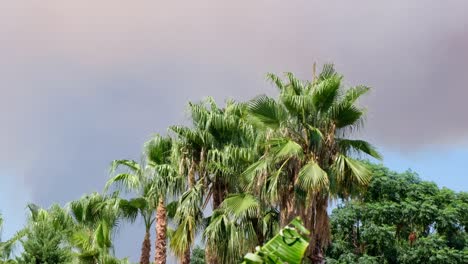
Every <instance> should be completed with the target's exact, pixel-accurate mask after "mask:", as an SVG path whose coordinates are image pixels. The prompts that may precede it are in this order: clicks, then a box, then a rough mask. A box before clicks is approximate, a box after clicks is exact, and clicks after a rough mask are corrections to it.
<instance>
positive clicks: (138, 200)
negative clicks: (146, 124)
mask: <svg viewBox="0 0 468 264" xmlns="http://www.w3.org/2000/svg"><path fill="white" fill-rule="evenodd" d="M119 167H124V168H125V170H126V171H125V172H123V173H118V174H115V172H116V170H117V169H118V168H119ZM113 174H115V175H113ZM111 175H113V176H112V177H111V179H109V180H108V181H107V183H106V186H105V190H106V191H107V190H108V189H109V187H111V186H115V187H116V188H117V189H119V190H124V191H126V192H134V193H135V195H136V197H135V198H133V199H130V200H122V201H121V202H120V207H121V210H122V211H123V213H124V215H125V216H126V218H127V219H130V220H131V221H134V220H135V219H136V216H137V215H138V214H139V215H140V216H141V217H142V219H143V222H144V224H145V237H144V239H143V243H142V248H141V256H140V263H141V264H149V263H150V252H151V239H150V230H151V226H152V225H153V222H154V220H155V218H154V211H155V208H156V202H155V199H154V197H153V196H152V192H151V190H152V188H153V170H152V169H151V168H149V167H148V166H145V165H142V164H139V163H137V162H136V161H133V160H114V161H113V162H112V165H111Z"/></svg>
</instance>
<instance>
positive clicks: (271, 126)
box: [245, 65, 380, 263]
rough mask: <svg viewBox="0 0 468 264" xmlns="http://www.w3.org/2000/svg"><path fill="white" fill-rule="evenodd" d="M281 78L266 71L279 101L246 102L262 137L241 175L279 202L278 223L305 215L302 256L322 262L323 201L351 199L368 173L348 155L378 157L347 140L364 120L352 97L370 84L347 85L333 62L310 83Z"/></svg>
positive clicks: (365, 146)
mask: <svg viewBox="0 0 468 264" xmlns="http://www.w3.org/2000/svg"><path fill="white" fill-rule="evenodd" d="M286 76H287V79H288V82H287V83H285V82H283V80H281V79H280V78H279V77H278V76H276V75H273V74H269V75H268V78H269V79H270V80H271V81H272V82H273V83H274V84H275V85H276V86H277V87H278V89H279V92H280V95H279V99H278V100H274V99H272V98H270V97H267V96H259V97H257V98H255V99H253V100H252V101H250V103H249V112H250V114H251V117H252V118H251V121H252V123H253V124H255V125H256V127H257V129H258V130H259V131H262V133H264V135H265V149H264V152H263V155H262V157H261V158H260V159H259V160H258V161H257V162H255V163H253V164H252V165H251V166H250V167H249V168H248V169H247V170H246V171H245V175H246V177H248V178H249V179H251V189H255V188H256V186H262V187H261V189H262V190H261V194H260V197H262V199H266V200H268V202H270V203H272V204H276V205H277V206H278V207H279V209H280V222H281V226H285V225H286V224H287V223H288V222H289V221H290V220H292V219H293V218H294V217H296V216H300V217H302V219H304V220H305V226H306V227H307V228H308V229H309V230H311V233H312V234H313V235H312V237H311V241H310V246H309V249H308V257H309V258H311V259H312V261H313V262H317V263H321V262H323V248H324V247H326V246H327V245H328V243H329V240H330V230H329V222H328V215H327V207H328V200H329V199H332V198H340V197H341V198H348V197H351V196H352V195H354V194H355V193H358V191H359V190H361V188H363V187H365V186H366V185H367V184H368V183H369V180H370V177H371V174H370V172H369V170H367V168H366V166H365V164H363V163H362V162H360V161H359V160H356V159H354V158H353V157H352V155H354V154H361V153H363V154H367V155H370V156H372V157H375V158H380V155H379V154H378V153H377V151H376V150H375V148H373V147H372V146H371V145H370V144H369V143H367V142H365V141H362V140H354V139H349V138H348V136H349V134H350V133H352V132H353V131H355V130H356V129H358V128H360V127H361V126H362V124H363V116H364V113H365V111H364V109H362V108H359V107H357V106H356V104H355V103H356V101H357V100H358V99H359V98H360V96H362V95H364V94H365V93H367V92H368V90H369V88H368V87H365V86H357V87H353V88H350V89H347V90H345V89H344V88H343V87H342V85H341V81H342V76H341V75H339V74H337V73H336V72H335V70H334V68H333V66H332V65H325V66H324V68H323V71H322V72H321V73H320V75H319V76H318V77H317V78H315V79H314V80H313V81H312V82H303V81H300V80H298V79H297V78H296V77H295V76H294V75H293V74H291V73H287V74H286Z"/></svg>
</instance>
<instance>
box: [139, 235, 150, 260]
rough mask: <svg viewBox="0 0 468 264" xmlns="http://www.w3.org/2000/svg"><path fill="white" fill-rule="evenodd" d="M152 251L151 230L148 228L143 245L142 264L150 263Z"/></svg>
mask: <svg viewBox="0 0 468 264" xmlns="http://www.w3.org/2000/svg"><path fill="white" fill-rule="evenodd" d="M150 252H151V240H150V232H149V230H146V234H145V239H144V240H143V244H142V246H141V256H140V264H149V263H150Z"/></svg>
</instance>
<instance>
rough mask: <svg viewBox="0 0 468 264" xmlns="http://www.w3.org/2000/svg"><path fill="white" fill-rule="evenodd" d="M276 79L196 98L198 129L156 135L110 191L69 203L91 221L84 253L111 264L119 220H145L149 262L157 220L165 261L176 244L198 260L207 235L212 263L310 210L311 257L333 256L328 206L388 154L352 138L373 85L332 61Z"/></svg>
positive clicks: (80, 222) (120, 163)
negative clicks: (238, 93) (261, 90)
mask: <svg viewBox="0 0 468 264" xmlns="http://www.w3.org/2000/svg"><path fill="white" fill-rule="evenodd" d="M267 77H268V79H269V80H270V81H271V82H272V83H273V84H274V85H275V86H276V87H277V88H278V91H279V96H278V97H277V98H276V99H275V98H271V97H268V96H264V95H262V96H258V97H255V98H253V99H252V100H250V101H247V102H235V101H227V102H226V104H225V105H224V106H223V107H220V106H218V105H217V104H216V102H215V101H214V100H213V99H211V98H208V99H206V100H204V101H202V102H201V103H196V104H193V103H190V104H189V112H190V117H191V121H192V125H191V126H171V127H170V128H169V136H160V135H157V136H155V137H154V138H152V139H151V140H150V141H148V142H147V143H146V144H145V146H144V155H143V159H142V161H141V162H136V161H132V160H116V161H113V162H112V166H111V167H112V168H111V178H110V180H109V181H108V182H107V184H106V188H105V193H106V194H103V195H100V194H93V195H91V196H86V197H84V198H82V199H80V200H79V201H77V202H72V203H71V204H70V206H69V210H70V212H71V214H68V216H67V219H68V218H70V220H69V221H72V222H73V223H74V225H77V226H80V228H77V229H76V230H79V232H72V234H71V236H72V241H73V242H74V243H73V245H74V246H75V247H77V246H78V248H79V249H80V250H81V251H79V252H82V254H83V255H82V256H81V257H82V258H84V257H85V256H89V257H90V258H94V260H95V261H97V262H95V263H107V262H105V261H106V260H105V259H104V258H106V257H109V256H111V254H110V253H109V252H111V249H112V236H113V233H114V232H113V227H115V226H116V225H117V223H118V222H119V220H121V219H130V220H134V219H136V218H137V216H140V217H141V218H142V219H143V222H144V226H145V231H146V232H145V236H144V239H143V242H142V250H141V258H140V263H143V264H146V263H150V253H151V248H152V243H151V237H150V233H151V228H152V226H153V225H154V226H155V229H156V238H155V243H154V263H157V264H164V263H166V256H167V250H168V248H169V249H170V250H171V251H172V252H173V253H174V254H175V255H176V256H177V258H178V259H179V261H180V263H182V264H188V263H190V256H191V249H192V248H193V246H194V244H195V243H196V239H197V237H201V238H202V241H203V242H204V246H205V259H206V262H207V263H210V264H211V263H212V264H221V263H239V262H240V261H241V260H242V257H243V256H244V255H245V254H246V253H247V252H251V251H253V250H254V249H255V247H256V246H257V245H260V244H263V243H264V242H265V241H267V240H268V239H270V238H272V237H274V235H275V234H276V233H277V232H278V231H279V229H280V228H281V227H283V226H285V225H286V224H288V223H289V222H290V221H291V220H293V219H295V218H296V217H300V218H301V219H302V221H303V222H304V225H305V227H306V228H307V229H308V230H310V233H311V235H310V236H309V247H308V249H307V257H308V259H309V260H310V261H311V262H313V263H321V262H323V259H324V253H323V252H324V249H325V248H326V247H327V245H328V244H329V242H330V227H329V218H328V214H327V208H328V203H329V201H331V200H333V199H348V198H351V197H353V196H354V195H357V194H359V193H360V192H361V191H362V189H363V188H365V186H366V185H367V184H368V183H369V181H370V177H371V174H370V172H369V170H368V168H367V167H366V165H365V163H363V162H361V161H360V160H359V159H357V157H359V155H360V154H365V155H369V156H371V157H374V158H380V155H379V153H378V152H377V151H376V150H375V148H374V147H372V145H370V144H369V143H367V142H365V141H362V140H357V139H351V138H350V137H349V136H350V134H351V133H352V132H353V131H355V130H357V129H359V128H360V127H361V126H362V125H363V118H364V114H365V110H364V109H362V108H360V107H358V106H357V105H356V101H357V100H358V99H359V98H360V97H361V96H362V95H364V94H366V93H367V92H368V90H369V88H368V87H366V86H356V87H351V88H345V87H344V86H343V84H342V79H343V77H342V76H341V75H340V74H338V73H337V72H335V70H334V67H333V66H332V65H324V67H323V70H322V71H321V73H320V74H318V75H315V74H314V76H313V79H312V80H311V81H301V80H299V79H298V78H296V77H295V76H294V75H293V74H291V73H286V76H285V79H281V78H280V77H278V76H276V75H274V74H268V75H267ZM120 194H122V195H120ZM127 197H131V198H130V199H127ZM94 202H96V203H97V204H93V203H94ZM88 206H89V207H88ZM93 206H95V207H93ZM91 207H92V208H94V209H91V210H90V211H88V208H91ZM49 211H50V210H49ZM63 217H65V216H63ZM98 259H99V260H98Z"/></svg>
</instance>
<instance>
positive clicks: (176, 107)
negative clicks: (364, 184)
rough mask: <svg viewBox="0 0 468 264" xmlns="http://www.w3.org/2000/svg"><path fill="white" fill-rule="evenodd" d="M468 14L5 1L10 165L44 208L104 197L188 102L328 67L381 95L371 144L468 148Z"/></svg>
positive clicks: (1, 31)
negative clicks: (124, 166) (117, 162)
mask: <svg viewBox="0 0 468 264" xmlns="http://www.w3.org/2000/svg"><path fill="white" fill-rule="evenodd" d="M467 8H468V3H467V2H466V1H444V2H443V3H442V2H440V1H426V0H424V1H423V0H421V1H412V2H411V3H409V2H408V1H403V0H402V1H390V2H388V3H381V2H378V1H352V2H350V1H348V2H346V3H341V2H340V3H339V2H338V1H336V2H335V1H328V2H327V3H326V4H325V3H324V2H323V1H320V2H319V1H287V2H285V1H229V3H227V2H226V1H223V2H221V1H191V2H188V3H183V4H182V3H176V2H172V3H166V2H162V1H161V2H159V1H137V2H135V1H132V2H131V3H130V1H128V2H124V1H109V0H103V1H88V0H84V1H75V2H74V3H71V2H63V1H53V0H48V1H32V2H31V3H28V4H23V3H20V2H19V1H16V2H10V3H8V4H4V6H3V7H2V9H1V10H0V57H1V58H2V60H0V76H1V77H0V92H1V97H0V122H1V124H2V129H1V131H0V145H1V146H2V149H1V150H0V166H1V167H2V168H5V170H8V171H9V172H12V173H13V174H14V175H16V177H18V178H20V179H21V181H22V182H24V184H25V186H26V187H25V188H24V190H21V191H23V192H25V193H26V192H27V193H28V194H27V195H25V196H29V195H30V196H31V197H32V199H33V200H34V201H36V202H39V203H41V204H44V205H47V204H50V203H51V202H53V201H60V202H64V201H67V200H69V199H73V198H77V197H79V196H80V195H81V194H82V193H83V192H90V191H93V190H96V191H98V190H100V188H101V187H102V184H103V181H104V180H105V179H106V177H107V175H106V170H107V166H108V164H109V161H110V160H112V159H115V158H138V155H139V151H140V150H141V144H142V143H143V142H144V141H145V140H146V139H147V138H148V137H149V136H150V135H151V134H152V133H154V132H165V129H166V127H167V126H168V125H170V124H173V123H180V122H184V120H185V119H184V113H183V110H184V107H185V105H186V102H187V101H188V100H199V99H201V98H203V97H204V96H208V95H212V96H214V97H215V98H216V99H218V100H220V101H221V100H223V99H224V98H226V97H231V98H232V97H233V98H237V99H247V98H249V97H251V96H253V95H255V94H258V93H273V92H274V89H273V88H272V87H271V86H270V85H268V84H267V83H265V81H264V73H265V72H278V73H280V72H283V71H293V72H296V73H298V74H299V76H301V77H303V78H309V76H311V65H312V63H313V62H314V61H317V62H319V63H323V62H329V61H332V62H335V63H336V64H337V67H338V69H339V70H340V71H341V72H343V73H344V74H345V76H346V81H347V84H349V85H354V84H360V83H364V84H369V85H371V86H372V87H374V91H373V93H372V94H371V95H370V96H369V97H368V98H367V99H366V100H365V101H364V104H365V105H367V106H368V107H369V117H368V120H369V121H368V126H367V129H366V131H365V136H366V137H368V138H371V139H373V141H374V142H376V143H377V144H378V145H382V146H385V147H386V148H389V149H392V148H396V149H414V148H418V147H422V146H426V145H432V144H458V143H460V142H466V140H467V138H466V134H467V132H468V119H467V117H466V115H465V113H464V112H466V110H467V107H466V104H465V100H466V99H465V98H466V97H467V96H468V90H467V89H466V83H467V81H468V77H467V76H468V75H467V74H466V73H465V72H464V71H465V69H467V68H468V62H467V61H468V52H467V50H466V47H467V46H468V37H467V36H468V32H467V28H468V18H467V17H466V15H465V10H466V9H467ZM2 177H4V176H2ZM0 183H1V181H0ZM0 203H1V202H0ZM139 243H140V242H139V240H138V243H135V245H134V246H131V247H128V246H127V247H125V249H123V250H124V253H123V254H131V252H138V246H139ZM122 248H124V247H122Z"/></svg>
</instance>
